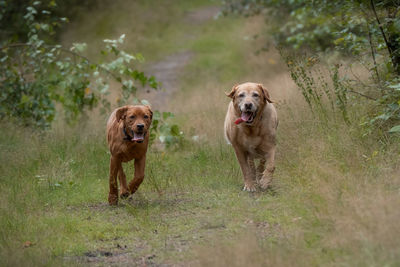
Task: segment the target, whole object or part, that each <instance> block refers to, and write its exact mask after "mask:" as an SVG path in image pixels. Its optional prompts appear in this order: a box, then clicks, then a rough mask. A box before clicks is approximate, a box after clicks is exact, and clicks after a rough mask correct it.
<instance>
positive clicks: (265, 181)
mask: <svg viewBox="0 0 400 267" xmlns="http://www.w3.org/2000/svg"><path fill="white" fill-rule="evenodd" d="M271 181H272V179H271V178H262V179H261V180H260V181H259V182H258V184H259V185H260V187H261V189H263V190H266V189H268V187H269V186H270V185H271Z"/></svg>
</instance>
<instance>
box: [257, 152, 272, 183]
mask: <svg viewBox="0 0 400 267" xmlns="http://www.w3.org/2000/svg"><path fill="white" fill-rule="evenodd" d="M266 162H267V167H266V168H265V170H264V172H263V176H262V178H261V180H260V181H259V184H260V186H261V188H262V189H267V188H268V186H269V185H270V184H271V181H272V177H273V174H274V171H275V146H274V147H272V148H271V149H270V150H269V151H268V153H267V156H266Z"/></svg>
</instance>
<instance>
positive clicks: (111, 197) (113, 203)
mask: <svg viewBox="0 0 400 267" xmlns="http://www.w3.org/2000/svg"><path fill="white" fill-rule="evenodd" d="M108 203H109V204H110V206H116V205H118V196H117V195H108Z"/></svg>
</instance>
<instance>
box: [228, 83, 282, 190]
mask: <svg viewBox="0 0 400 267" xmlns="http://www.w3.org/2000/svg"><path fill="white" fill-rule="evenodd" d="M227 96H229V97H230V98H232V101H231V102H230V103H229V107H228V112H227V114H226V117H225V137H226V139H227V141H228V142H229V143H231V144H232V146H233V149H234V150H235V153H236V157H237V159H238V161H239V164H240V168H241V169H242V172H243V178H244V188H243V190H245V191H251V192H253V191H256V182H258V184H259V185H260V186H261V188H262V189H267V188H268V186H269V185H270V183H271V181H272V175H273V173H274V170H275V162H274V160H275V146H276V141H275V136H276V130H277V127H278V115H277V112H276V109H275V107H274V105H273V104H272V101H271V99H270V96H269V93H268V91H267V89H266V88H265V87H264V86H263V85H262V84H258V83H250V82H247V83H243V84H240V85H237V86H234V87H233V88H232V91H231V92H230V93H228V94H227ZM256 158H259V159H260V164H259V166H258V167H257V169H256V167H255V165H254V159H256ZM265 163H267V166H266V167H265Z"/></svg>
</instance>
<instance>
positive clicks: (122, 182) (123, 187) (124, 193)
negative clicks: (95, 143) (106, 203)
mask: <svg viewBox="0 0 400 267" xmlns="http://www.w3.org/2000/svg"><path fill="white" fill-rule="evenodd" d="M118 180H119V186H120V190H119V196H120V198H127V197H128V196H129V191H128V186H127V184H126V175H125V173H124V169H123V168H122V164H121V167H120V168H119V170H118Z"/></svg>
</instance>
